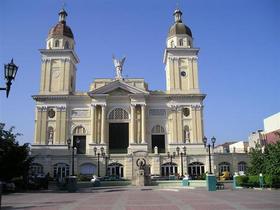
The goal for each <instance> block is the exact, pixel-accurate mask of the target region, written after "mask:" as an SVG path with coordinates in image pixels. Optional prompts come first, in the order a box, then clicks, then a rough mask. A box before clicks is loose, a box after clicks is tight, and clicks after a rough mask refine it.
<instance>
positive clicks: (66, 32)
mask: <svg viewBox="0 0 280 210" xmlns="http://www.w3.org/2000/svg"><path fill="white" fill-rule="evenodd" d="M59 36H66V37H69V38H71V39H74V35H73V33H72V30H71V28H70V27H69V26H67V25H66V22H63V21H62V22H59V23H57V24H56V25H55V26H54V27H52V28H51V30H50V31H49V35H48V38H51V37H59Z"/></svg>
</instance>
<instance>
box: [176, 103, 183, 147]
mask: <svg viewBox="0 0 280 210" xmlns="http://www.w3.org/2000/svg"><path fill="white" fill-rule="evenodd" d="M176 121H177V139H178V140H177V143H184V138H183V125H182V124H183V120H182V107H178V108H177V119H176Z"/></svg>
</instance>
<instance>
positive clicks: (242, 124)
mask: <svg viewBox="0 0 280 210" xmlns="http://www.w3.org/2000/svg"><path fill="white" fill-rule="evenodd" d="M63 2H66V10H67V12H68V19H67V24H68V25H69V26H70V27H71V28H72V31H73V33H74V36H75V41H76V52H77V54H78V56H79V58H80V64H79V65H78V66H77V68H78V71H77V90H80V91H87V90H88V89H89V85H90V83H91V82H92V81H93V79H94V78H98V77H113V76H114V67H113V63H112V59H111V57H112V54H113V53H114V54H115V55H116V56H117V57H120V56H123V55H126V57H127V60H126V63H125V66H124V72H123V74H124V75H127V76H128V77H141V78H145V80H146V82H148V83H149V89H151V90H156V89H161V90H164V89H165V72H164V65H163V63H162V60H163V52H164V48H165V41H166V37H167V32H168V29H169V27H170V26H171V25H172V23H173V16H172V14H173V11H174V9H175V7H176V2H178V3H179V7H180V8H181V10H182V12H183V20H184V23H185V24H187V25H188V26H189V27H190V28H191V30H192V33H193V37H194V41H195V46H196V47H199V48H200V54H199V77H200V78H199V79H200V88H201V90H202V92H204V93H206V94H207V97H206V99H205V101H204V105H205V111H204V123H205V124H204V127H205V134H206V136H208V137H210V136H213V135H214V136H216V137H217V141H218V143H221V142H224V141H226V140H239V139H240V140H242V139H247V137H248V135H249V133H250V132H252V131H254V130H257V129H262V128H263V119H264V118H265V117H267V116H269V115H272V114H274V113H276V112H279V111H280V88H279V78H280V53H279V52H280V49H279V48H280V45H279V43H280V27H279V24H280V13H279V11H280V1H278V0H211V1H210V0H184V1H183V0H179V1H171V0H154V1H151V0H141V1H131V0H130V1H129V0H119V1H117V0H102V1H101V0H100V1H92V0H80V1H75V0H68V1H67V0H65V1H62V0H52V1H50V0H36V1H34V0H33V1H32V0H24V1H20V0H0V30H1V31H0V63H1V66H2V65H3V64H4V63H8V62H9V61H10V59H11V58H12V57H13V58H14V61H15V63H16V64H17V65H19V71H18V75H17V78H16V81H15V82H13V85H12V90H11V93H10V96H9V98H8V99H6V98H5V95H4V94H5V93H4V91H1V93H0V121H1V122H4V123H6V125H7V127H10V126H15V127H16V131H17V132H20V133H22V134H23V136H21V137H20V138H19V140H20V142H21V143H23V142H30V143H32V142H33V132H34V110H35V103H34V101H33V100H32V98H31V95H35V94H37V93H38V91H39V81H40V62H41V59H40V53H39V51H38V49H41V48H44V47H45V40H46V38H47V34H48V30H49V29H50V28H51V27H52V26H53V25H55V24H56V23H57V21H58V15H57V13H58V11H59V10H60V9H61V7H62V4H63ZM2 68H3V67H1V69H2ZM1 71H2V70H1ZM0 85H1V86H4V78H3V73H0Z"/></svg>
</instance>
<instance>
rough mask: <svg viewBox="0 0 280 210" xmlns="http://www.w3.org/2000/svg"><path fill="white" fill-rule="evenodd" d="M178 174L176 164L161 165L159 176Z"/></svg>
mask: <svg viewBox="0 0 280 210" xmlns="http://www.w3.org/2000/svg"><path fill="white" fill-rule="evenodd" d="M176 174H178V166H177V164H176V163H171V162H169V163H164V164H162V165H161V176H169V175H176Z"/></svg>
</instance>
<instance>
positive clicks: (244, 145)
mask: <svg viewBox="0 0 280 210" xmlns="http://www.w3.org/2000/svg"><path fill="white" fill-rule="evenodd" d="M248 146H249V144H248V142H246V141H238V142H235V143H233V144H230V145H229V152H230V153H247V152H248Z"/></svg>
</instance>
